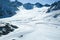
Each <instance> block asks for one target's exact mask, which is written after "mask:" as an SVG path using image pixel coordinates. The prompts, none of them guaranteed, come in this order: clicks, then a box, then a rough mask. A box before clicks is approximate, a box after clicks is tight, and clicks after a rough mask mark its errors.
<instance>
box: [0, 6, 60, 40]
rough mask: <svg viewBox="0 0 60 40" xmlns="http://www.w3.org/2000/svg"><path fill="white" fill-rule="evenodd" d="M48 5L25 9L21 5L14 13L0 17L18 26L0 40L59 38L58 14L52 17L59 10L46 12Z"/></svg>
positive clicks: (59, 23)
mask: <svg viewBox="0 0 60 40" xmlns="http://www.w3.org/2000/svg"><path fill="white" fill-rule="evenodd" d="M48 8H49V7H42V8H36V7H35V8H34V9H32V10H25V9H24V8H23V7H22V6H21V7H19V9H20V10H19V11H16V13H17V14H16V15H14V16H13V17H10V18H5V19H0V22H7V23H11V24H13V25H16V26H18V27H19V28H18V29H16V30H14V31H13V32H11V33H9V34H7V35H4V36H2V37H0V40H60V19H59V18H60V16H58V17H57V18H54V17H53V16H54V15H55V14H59V11H60V10H58V11H53V12H51V13H46V11H47V9H48Z"/></svg>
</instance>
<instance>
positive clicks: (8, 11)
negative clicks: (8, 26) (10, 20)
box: [0, 0, 22, 18]
mask: <svg viewBox="0 0 60 40" xmlns="http://www.w3.org/2000/svg"><path fill="white" fill-rule="evenodd" d="M21 5H22V3H21V2H18V1H17V0H16V1H14V2H10V0H0V18H7V17H11V16H13V15H15V14H16V12H15V11H17V10H18V8H17V7H19V6H21Z"/></svg>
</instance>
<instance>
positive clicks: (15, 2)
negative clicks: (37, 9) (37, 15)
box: [11, 0, 23, 7]
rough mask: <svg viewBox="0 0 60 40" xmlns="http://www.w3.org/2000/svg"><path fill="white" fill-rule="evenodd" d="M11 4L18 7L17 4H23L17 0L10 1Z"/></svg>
mask: <svg viewBox="0 0 60 40" xmlns="http://www.w3.org/2000/svg"><path fill="white" fill-rule="evenodd" d="M11 4H12V6H14V7H19V6H22V5H23V4H22V3H21V2H19V1H17V0H15V1H13V2H11Z"/></svg>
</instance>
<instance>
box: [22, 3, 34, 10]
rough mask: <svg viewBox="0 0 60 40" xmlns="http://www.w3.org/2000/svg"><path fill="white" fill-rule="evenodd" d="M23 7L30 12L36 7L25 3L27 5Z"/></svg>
mask: <svg viewBox="0 0 60 40" xmlns="http://www.w3.org/2000/svg"><path fill="white" fill-rule="evenodd" d="M23 7H24V8H25V9H27V10H30V9H33V8H34V5H33V4H31V3H25V4H23Z"/></svg>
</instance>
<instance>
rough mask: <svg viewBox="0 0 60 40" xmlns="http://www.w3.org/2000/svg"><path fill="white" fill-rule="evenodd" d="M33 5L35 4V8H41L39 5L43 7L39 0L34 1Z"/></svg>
mask: <svg viewBox="0 0 60 40" xmlns="http://www.w3.org/2000/svg"><path fill="white" fill-rule="evenodd" d="M35 6H36V7H37V8H41V7H43V5H42V4H40V3H39V2H37V3H35Z"/></svg>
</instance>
